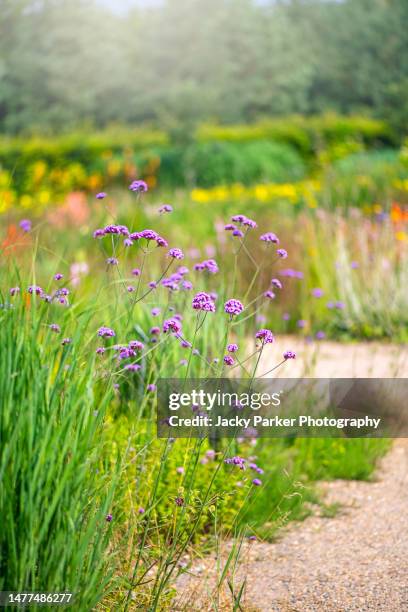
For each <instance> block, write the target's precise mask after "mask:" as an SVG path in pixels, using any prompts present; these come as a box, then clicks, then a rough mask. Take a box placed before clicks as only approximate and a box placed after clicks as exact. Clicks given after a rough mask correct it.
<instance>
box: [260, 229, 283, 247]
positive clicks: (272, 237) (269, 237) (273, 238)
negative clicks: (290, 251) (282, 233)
mask: <svg viewBox="0 0 408 612" xmlns="http://www.w3.org/2000/svg"><path fill="white" fill-rule="evenodd" d="M259 240H262V242H273V243H274V244H279V238H278V237H277V235H276V234H274V233H273V232H267V233H266V234H262V236H260V238H259Z"/></svg>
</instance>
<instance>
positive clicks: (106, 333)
mask: <svg viewBox="0 0 408 612" xmlns="http://www.w3.org/2000/svg"><path fill="white" fill-rule="evenodd" d="M98 336H100V337H101V338H113V337H114V336H116V334H115V332H114V331H113V329H111V328H110V327H104V326H102V327H100V328H99V329H98Z"/></svg>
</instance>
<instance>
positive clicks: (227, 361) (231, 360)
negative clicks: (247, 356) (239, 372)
mask: <svg viewBox="0 0 408 612" xmlns="http://www.w3.org/2000/svg"><path fill="white" fill-rule="evenodd" d="M224 363H225V365H227V366H233V365H234V363H235V361H234V358H233V357H232V356H231V355H225V356H224Z"/></svg>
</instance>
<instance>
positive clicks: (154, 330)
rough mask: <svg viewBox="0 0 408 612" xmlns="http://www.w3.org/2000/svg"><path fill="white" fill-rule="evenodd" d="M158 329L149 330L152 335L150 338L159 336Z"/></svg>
mask: <svg viewBox="0 0 408 612" xmlns="http://www.w3.org/2000/svg"><path fill="white" fill-rule="evenodd" d="M160 331H161V330H160V327H152V328H151V329H150V333H151V334H152V336H157V335H158V334H160Z"/></svg>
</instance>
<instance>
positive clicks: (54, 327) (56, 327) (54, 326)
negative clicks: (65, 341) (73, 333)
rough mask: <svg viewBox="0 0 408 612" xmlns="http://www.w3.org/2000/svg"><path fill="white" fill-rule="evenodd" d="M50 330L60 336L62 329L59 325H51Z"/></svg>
mask: <svg viewBox="0 0 408 612" xmlns="http://www.w3.org/2000/svg"><path fill="white" fill-rule="evenodd" d="M50 330H51V331H53V332H55V333H56V334H59V333H60V331H61V328H60V326H59V325H57V323H51V325H50Z"/></svg>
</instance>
